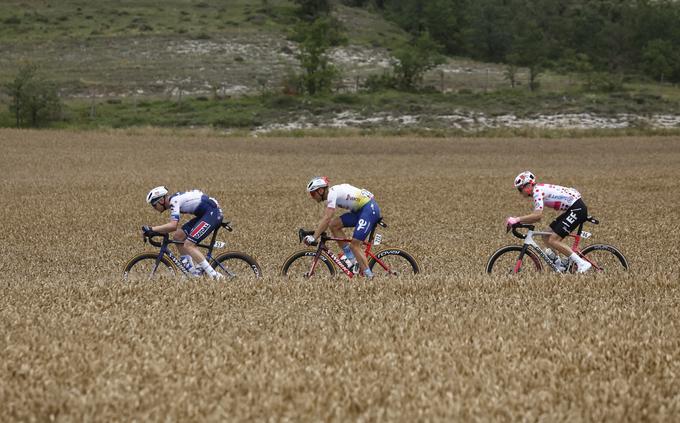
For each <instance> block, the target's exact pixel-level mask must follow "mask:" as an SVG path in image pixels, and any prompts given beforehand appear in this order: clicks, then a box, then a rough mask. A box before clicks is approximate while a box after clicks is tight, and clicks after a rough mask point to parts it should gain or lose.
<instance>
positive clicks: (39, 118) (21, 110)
mask: <svg viewBox="0 0 680 423" xmlns="http://www.w3.org/2000/svg"><path fill="white" fill-rule="evenodd" d="M5 89H6V91H7V93H8V94H9V96H10V97H11V98H12V102H11V103H10V105H9V110H10V112H11V113H12V114H14V116H15V119H16V126H17V128H19V127H23V126H29V127H38V126H42V125H44V124H46V123H48V122H50V121H52V120H56V119H57V118H58V116H59V112H60V111H61V99H60V98H59V94H58V92H57V87H56V86H55V84H54V83H52V82H50V81H47V80H45V79H44V78H43V77H42V76H41V75H40V74H39V73H38V67H37V66H36V65H34V64H27V65H25V66H23V67H21V68H20V69H19V73H18V74H17V76H16V77H15V78H14V80H13V81H12V82H10V83H8V84H6V85H5Z"/></svg>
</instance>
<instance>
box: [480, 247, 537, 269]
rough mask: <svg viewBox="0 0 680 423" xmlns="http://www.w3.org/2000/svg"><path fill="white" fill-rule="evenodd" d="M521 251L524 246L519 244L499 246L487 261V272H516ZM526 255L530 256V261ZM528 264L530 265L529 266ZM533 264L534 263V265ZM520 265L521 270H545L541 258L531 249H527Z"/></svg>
mask: <svg viewBox="0 0 680 423" xmlns="http://www.w3.org/2000/svg"><path fill="white" fill-rule="evenodd" d="M521 251H522V247H521V246H519V245H508V246H505V247H501V248H499V249H498V250H496V251H495V252H494V253H493V254H491V257H489V261H488V262H487V263H486V273H496V274H501V273H510V274H511V273H515V266H516V265H517V259H518V258H519V253H520V252H521ZM526 257H529V259H530V261H528V262H527V260H526ZM499 262H500V263H499ZM527 264H530V265H529V266H527ZM531 264H533V266H532V265H531ZM520 266H521V267H520V268H519V271H520V272H521V271H522V270H525V271H526V270H531V271H533V272H542V271H543V265H542V264H541V260H540V259H539V257H538V256H537V255H536V253H535V252H533V251H532V250H530V249H527V250H526V252H525V253H524V258H523V259H522V264H521V265H520ZM506 269H507V271H506Z"/></svg>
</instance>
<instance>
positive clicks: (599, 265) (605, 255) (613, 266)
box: [581, 244, 628, 273]
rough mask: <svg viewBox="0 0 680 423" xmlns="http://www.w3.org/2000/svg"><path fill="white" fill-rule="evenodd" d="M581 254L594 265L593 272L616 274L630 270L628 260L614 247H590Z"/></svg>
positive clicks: (602, 245) (597, 245) (600, 245)
mask: <svg viewBox="0 0 680 423" xmlns="http://www.w3.org/2000/svg"><path fill="white" fill-rule="evenodd" d="M581 254H583V256H585V257H586V258H587V259H588V261H590V263H592V265H593V267H591V270H590V271H591V272H592V271H595V272H606V273H614V272H624V271H626V270H628V260H626V257H625V256H624V255H623V253H621V251H619V250H618V249H616V247H614V246H612V245H606V244H594V245H589V246H587V247H586V248H584V249H583V251H581Z"/></svg>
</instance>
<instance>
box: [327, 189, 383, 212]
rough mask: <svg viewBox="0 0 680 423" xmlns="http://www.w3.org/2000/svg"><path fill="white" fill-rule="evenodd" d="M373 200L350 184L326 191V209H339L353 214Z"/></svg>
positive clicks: (369, 195)
mask: <svg viewBox="0 0 680 423" xmlns="http://www.w3.org/2000/svg"><path fill="white" fill-rule="evenodd" d="M372 199H373V194H371V192H370V191H367V190H365V189H361V188H357V187H355V186H352V185H350V184H340V185H333V186H332V187H330V189H329V190H328V199H327V200H326V207H329V208H332V209H334V208H336V207H341V208H343V209H347V210H350V211H353V212H356V211H359V210H361V208H362V207H363V206H365V205H366V203H368V202H369V201H371V200H372Z"/></svg>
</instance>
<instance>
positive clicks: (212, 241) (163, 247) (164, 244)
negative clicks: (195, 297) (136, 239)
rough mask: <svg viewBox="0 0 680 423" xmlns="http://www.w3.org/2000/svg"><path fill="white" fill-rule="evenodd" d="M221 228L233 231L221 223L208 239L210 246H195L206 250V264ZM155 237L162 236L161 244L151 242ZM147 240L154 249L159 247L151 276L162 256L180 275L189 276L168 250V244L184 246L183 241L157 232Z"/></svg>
mask: <svg viewBox="0 0 680 423" xmlns="http://www.w3.org/2000/svg"><path fill="white" fill-rule="evenodd" d="M221 227H222V228H224V229H226V230H227V231H229V232H231V231H232V230H233V229H232V228H231V226H229V222H222V223H221V224H220V226H218V227H217V228H215V230H214V231H213V234H212V237H211V238H210V244H208V245H206V244H201V243H198V244H196V246H197V247H200V248H204V249H206V250H208V252H207V253H206V255H205V259H206V260H207V261H208V262H210V260H212V258H213V257H212V252H213V249H214V248H215V241H217V232H219V230H220V228H221ZM156 236H162V237H163V242H155V241H154V240H153V238H154V237H156ZM146 240H147V236H144V241H146ZM148 240H149V244H151V245H153V246H155V247H160V251H159V252H158V257H156V263H155V264H154V267H153V270H152V272H151V274H152V275H153V274H154V273H156V270H157V269H158V266H159V265H160V264H161V259H162V258H163V256H164V255H167V256H168V257H169V258H170V260H172V262H173V263H175V265H176V266H177V267H178V268H179V270H181V271H182V273H183V274H184V275H185V276H189V272H188V271H187V269H186V268H185V267H184V265H183V264H182V262H181V261H179V259H178V258H177V257H175V255H174V254H172V252H171V251H170V248H169V245H170V244H180V245H181V244H184V241H175V240H174V239H173V240H171V239H170V234H161V233H158V232H154V233H153V234H152V235H150V236H148ZM217 265H218V266H220V268H221V269H222V270H224V271H225V272H227V273H228V274H229V275H230V276H235V275H234V274H233V273H232V272H230V271H229V269H226V268H225V267H224V266H222V264H221V263H217Z"/></svg>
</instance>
